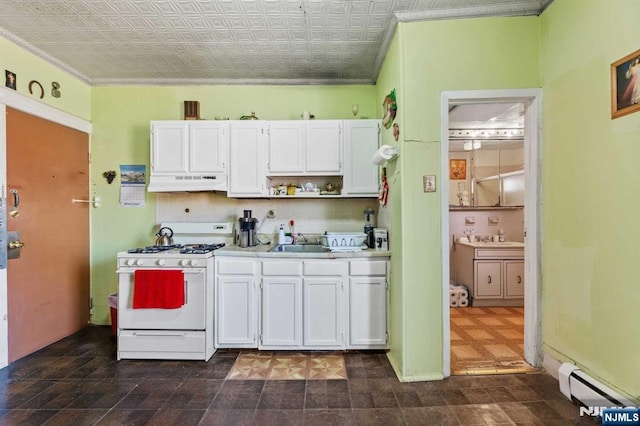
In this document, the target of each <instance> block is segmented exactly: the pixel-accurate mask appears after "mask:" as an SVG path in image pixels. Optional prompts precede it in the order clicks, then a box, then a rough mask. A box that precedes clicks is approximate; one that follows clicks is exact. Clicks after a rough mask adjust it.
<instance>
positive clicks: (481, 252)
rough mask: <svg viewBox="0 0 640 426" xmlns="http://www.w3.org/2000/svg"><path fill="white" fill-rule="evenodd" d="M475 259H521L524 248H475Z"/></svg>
mask: <svg viewBox="0 0 640 426" xmlns="http://www.w3.org/2000/svg"><path fill="white" fill-rule="evenodd" d="M476 258H477V259H489V258H493V259H522V258H524V249H476Z"/></svg>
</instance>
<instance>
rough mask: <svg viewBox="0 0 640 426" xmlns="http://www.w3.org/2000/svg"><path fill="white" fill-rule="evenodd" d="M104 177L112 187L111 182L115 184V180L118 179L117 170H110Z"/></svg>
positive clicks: (103, 174)
mask: <svg viewBox="0 0 640 426" xmlns="http://www.w3.org/2000/svg"><path fill="white" fill-rule="evenodd" d="M102 176H104V178H105V179H106V180H107V183H108V184H109V185H111V182H113V180H114V179H115V178H116V172H115V170H109V171H106V172H104V173H102Z"/></svg>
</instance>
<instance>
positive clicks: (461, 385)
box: [0, 327, 593, 426]
mask: <svg viewBox="0 0 640 426" xmlns="http://www.w3.org/2000/svg"><path fill="white" fill-rule="evenodd" d="M244 353H253V354H255V353H256V352H255V351H253V352H252V351H249V352H242V353H241V352H239V351H232V350H222V351H219V352H217V353H216V354H215V355H214V356H213V357H212V358H211V360H209V361H208V362H201V361H138V360H123V361H116V360H115V338H113V337H112V336H111V335H110V328H109V327H89V328H86V329H84V330H82V331H80V332H78V333H76V334H74V335H72V336H70V337H68V338H66V339H63V340H61V341H59V342H57V343H54V344H53V345H51V346H49V347H47V348H45V349H43V350H41V351H39V352H37V353H35V354H33V355H30V356H28V357H26V358H23V359H21V360H19V361H17V362H15V363H13V364H11V365H9V366H8V367H6V368H4V369H2V370H0V383H1V385H0V424H2V425H43V424H44V425H74V426H75V425H94V424H97V425H123V424H129V425H142V424H150V425H180V426H188V425H487V424H510V425H513V424H520V425H575V424H584V425H587V424H593V422H592V421H591V420H590V419H587V418H581V417H579V416H578V407H576V406H575V405H573V404H572V403H571V402H569V401H568V400H567V399H565V398H564V396H562V394H560V392H559V391H558V383H557V382H556V381H555V380H554V379H553V378H552V377H551V376H549V375H547V374H544V373H537V374H507V375H494V376H457V377H451V378H448V379H446V380H442V381H433V382H418V383H401V382H399V381H398V379H397V378H396V377H395V375H394V372H393V370H392V368H391V366H390V364H389V362H388V360H387V358H386V355H385V354H384V353H380V352H346V353H344V354H343V359H344V363H345V368H346V372H347V376H348V378H347V379H346V380H340V379H338V380H323V379H300V380H278V379H275V378H269V379H267V380H262V379H250V380H242V379H240V380H233V379H227V377H228V375H229V372H230V371H231V369H232V367H233V366H234V364H235V363H236V360H237V359H238V357H239V355H241V354H244ZM267 354H268V355H273V354H271V353H267ZM280 354H282V353H280ZM263 355H264V354H263ZM313 355H316V353H314V354H313Z"/></svg>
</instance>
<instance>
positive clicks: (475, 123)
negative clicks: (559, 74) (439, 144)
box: [449, 103, 524, 208]
mask: <svg viewBox="0 0 640 426" xmlns="http://www.w3.org/2000/svg"><path fill="white" fill-rule="evenodd" d="M523 112H524V106H523V105H522V104H502V103H497V104H471V105H454V106H452V107H451V108H450V110H449V127H450V128H449V205H450V206H451V207H462V208H473V207H507V206H523V205H524V129H523V122H522V117H523Z"/></svg>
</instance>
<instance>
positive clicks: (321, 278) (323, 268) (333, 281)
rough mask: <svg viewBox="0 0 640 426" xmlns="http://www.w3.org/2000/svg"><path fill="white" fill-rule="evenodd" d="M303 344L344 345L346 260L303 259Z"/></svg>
mask: <svg viewBox="0 0 640 426" xmlns="http://www.w3.org/2000/svg"><path fill="white" fill-rule="evenodd" d="M303 274H304V279H303V295H304V304H303V311H304V345H305V347H310V348H314V349H342V348H344V343H345V342H344V311H345V309H346V307H345V303H344V300H345V296H344V288H345V281H346V280H347V279H348V275H347V274H348V271H347V262H346V261H336V260H319V259H318V260H305V261H304V262H303Z"/></svg>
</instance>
